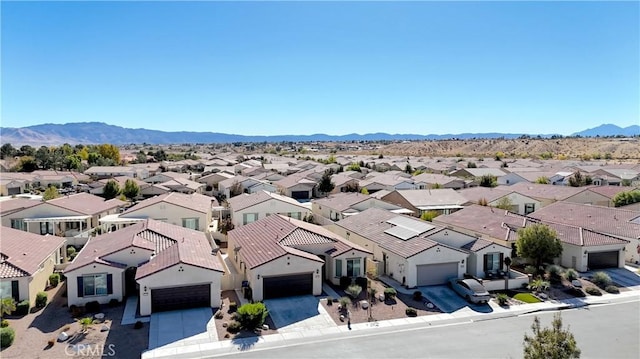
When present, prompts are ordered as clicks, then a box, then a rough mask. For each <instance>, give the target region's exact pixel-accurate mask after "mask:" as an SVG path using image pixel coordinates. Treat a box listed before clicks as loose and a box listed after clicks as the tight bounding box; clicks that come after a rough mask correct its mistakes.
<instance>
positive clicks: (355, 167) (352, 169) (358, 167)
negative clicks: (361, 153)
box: [347, 163, 361, 172]
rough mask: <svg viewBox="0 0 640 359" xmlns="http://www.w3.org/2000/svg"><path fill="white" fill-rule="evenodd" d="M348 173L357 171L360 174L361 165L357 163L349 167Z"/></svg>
mask: <svg viewBox="0 0 640 359" xmlns="http://www.w3.org/2000/svg"><path fill="white" fill-rule="evenodd" d="M347 171H356V172H360V171H361V169H360V165H359V164H357V163H352V164H350V165H349V166H348V167H347Z"/></svg>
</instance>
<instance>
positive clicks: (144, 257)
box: [103, 247, 153, 267]
mask: <svg viewBox="0 0 640 359" xmlns="http://www.w3.org/2000/svg"><path fill="white" fill-rule="evenodd" d="M152 252H153V251H150V250H147V249H142V248H135V247H129V248H125V249H123V250H121V251H118V252H115V253H113V254H109V255H108V256H104V257H103V259H105V260H107V261H110V262H116V263H122V264H126V265H127V266H128V267H138V266H139V265H140V264H141V263H143V262H147V261H148V260H149V259H150V258H151V253H152Z"/></svg>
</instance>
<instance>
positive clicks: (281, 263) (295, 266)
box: [247, 254, 322, 300]
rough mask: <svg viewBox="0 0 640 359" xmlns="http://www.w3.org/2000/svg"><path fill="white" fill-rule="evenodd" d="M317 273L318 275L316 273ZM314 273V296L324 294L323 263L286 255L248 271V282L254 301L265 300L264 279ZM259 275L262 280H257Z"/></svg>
mask: <svg viewBox="0 0 640 359" xmlns="http://www.w3.org/2000/svg"><path fill="white" fill-rule="evenodd" d="M316 271H317V273H316ZM310 272H312V273H313V295H320V294H322V278H320V277H321V275H320V273H322V263H321V262H316V261H312V260H309V259H306V258H302V257H298V256H294V255H290V254H288V255H285V256H282V257H280V258H277V259H275V260H273V261H271V262H268V263H265V264H263V265H261V266H259V267H256V268H253V269H251V270H249V269H247V280H248V281H249V283H250V285H251V288H252V290H253V300H262V299H263V295H264V292H263V287H262V284H263V280H262V278H263V277H269V276H278V275H289V274H302V273H310ZM258 274H259V275H260V279H258V278H257V276H258Z"/></svg>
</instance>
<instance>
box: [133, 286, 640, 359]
mask: <svg viewBox="0 0 640 359" xmlns="http://www.w3.org/2000/svg"><path fill="white" fill-rule="evenodd" d="M403 291H406V289H403ZM638 299H640V291H626V292H621V293H620V294H604V295H602V296H601V297H596V296H587V297H585V298H572V299H567V300H562V301H554V300H549V301H546V302H542V303H533V304H521V305H514V306H511V307H506V308H503V307H500V306H499V305H497V304H496V303H494V302H493V301H491V302H489V305H490V306H491V308H492V309H493V312H491V313H478V312H475V311H473V310H471V309H469V308H464V309H461V310H458V311H456V312H454V313H443V314H437V315H428V316H420V317H407V318H399V319H392V320H385V321H377V322H371V323H357V324H351V329H349V328H347V325H341V326H335V327H328V328H322V329H313V330H308V331H304V332H299V331H298V332H287V333H278V334H273V335H267V336H263V337H252V338H244V339H238V340H223V341H213V342H208V343H202V344H193V345H184V346H179V347H175V346H174V347H172V346H165V347H160V348H157V349H155V350H149V351H146V352H144V353H142V359H152V358H195V357H206V356H211V355H216V354H218V355H219V354H225V353H237V352H238V351H239V350H248V348H258V347H260V346H262V345H265V344H271V343H275V342H281V344H280V345H286V342H287V341H292V340H296V339H303V338H312V337H320V336H324V335H331V334H349V333H354V332H358V331H362V330H369V329H374V328H387V329H390V328H393V327H402V326H406V325H411V324H426V323H428V324H429V325H431V324H432V323H433V324H438V323H440V324H444V322H446V321H460V320H461V319H468V320H469V321H482V320H491V319H498V318H508V317H514V316H518V315H523V314H529V313H535V312H541V311H552V310H560V309H570V308H580V307H584V306H588V305H598V304H608V303H617V302H625V301H629V300H638Z"/></svg>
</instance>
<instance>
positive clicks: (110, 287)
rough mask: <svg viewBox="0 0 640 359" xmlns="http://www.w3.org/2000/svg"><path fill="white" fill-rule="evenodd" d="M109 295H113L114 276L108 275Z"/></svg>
mask: <svg viewBox="0 0 640 359" xmlns="http://www.w3.org/2000/svg"><path fill="white" fill-rule="evenodd" d="M107 294H113V274H107Z"/></svg>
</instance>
